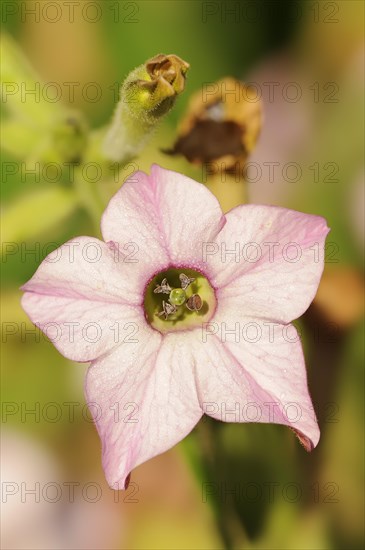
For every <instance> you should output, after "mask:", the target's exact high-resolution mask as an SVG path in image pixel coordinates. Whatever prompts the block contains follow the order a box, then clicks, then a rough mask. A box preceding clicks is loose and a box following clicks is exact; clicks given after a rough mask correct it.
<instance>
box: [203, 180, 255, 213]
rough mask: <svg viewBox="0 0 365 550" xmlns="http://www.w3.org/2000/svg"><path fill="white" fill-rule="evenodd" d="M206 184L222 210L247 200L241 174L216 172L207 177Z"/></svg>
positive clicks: (224, 210)
mask: <svg viewBox="0 0 365 550" xmlns="http://www.w3.org/2000/svg"><path fill="white" fill-rule="evenodd" d="M206 186H207V188H208V189H209V190H210V191H211V192H212V193H213V195H215V196H216V197H217V199H218V200H219V203H220V205H221V207H222V210H223V212H228V211H229V210H231V209H232V208H234V207H235V206H239V205H240V204H246V203H247V202H248V200H247V183H246V181H245V180H244V179H243V177H242V176H241V175H240V176H236V175H233V174H231V173H226V172H217V173H215V174H212V175H210V176H209V177H208V179H207V182H206Z"/></svg>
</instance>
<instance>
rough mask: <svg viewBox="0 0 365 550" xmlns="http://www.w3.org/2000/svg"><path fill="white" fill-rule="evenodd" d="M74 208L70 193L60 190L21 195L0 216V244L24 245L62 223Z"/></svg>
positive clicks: (70, 191)
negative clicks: (1, 220)
mask: <svg viewBox="0 0 365 550" xmlns="http://www.w3.org/2000/svg"><path fill="white" fill-rule="evenodd" d="M77 205H78V201H77V197H76V194H75V193H74V191H72V190H70V189H63V188H60V187H54V188H47V189H42V190H40V191H37V192H32V193H27V194H24V195H23V196H22V197H21V198H20V199H18V200H17V201H16V202H14V203H12V204H11V205H9V206H8V207H7V208H6V209H5V211H4V213H3V222H2V241H3V242H21V241H28V240H31V239H33V238H34V237H36V236H38V235H40V234H42V233H44V232H46V231H48V230H49V229H50V228H51V227H52V226H54V225H55V224H57V223H60V222H61V221H63V220H64V219H65V218H66V217H67V216H68V215H69V214H71V212H73V211H74V210H75V208H76V207H77Z"/></svg>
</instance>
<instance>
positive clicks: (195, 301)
mask: <svg viewBox="0 0 365 550" xmlns="http://www.w3.org/2000/svg"><path fill="white" fill-rule="evenodd" d="M186 307H187V308H188V310H189V311H200V310H201V308H202V307H203V300H202V299H201V298H200V296H199V294H193V295H192V296H190V298H189V299H188V300H187V302H186Z"/></svg>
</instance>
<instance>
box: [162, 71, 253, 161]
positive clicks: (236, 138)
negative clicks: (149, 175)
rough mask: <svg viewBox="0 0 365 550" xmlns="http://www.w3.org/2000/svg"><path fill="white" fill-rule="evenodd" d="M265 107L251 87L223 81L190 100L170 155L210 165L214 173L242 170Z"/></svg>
mask: <svg viewBox="0 0 365 550" xmlns="http://www.w3.org/2000/svg"><path fill="white" fill-rule="evenodd" d="M261 120H262V104H261V101H259V100H256V98H255V96H254V94H252V91H251V89H250V87H249V86H245V85H244V84H243V83H242V82H240V81H238V80H235V79H233V78H224V79H222V80H220V81H219V82H217V83H215V84H213V85H211V89H210V90H209V93H208V90H204V89H202V90H200V91H199V92H197V93H196V94H195V95H194V96H193V97H192V99H191V100H190V103H189V107H188V112H187V115H186V116H185V118H184V119H183V120H182V122H181V125H180V128H179V132H178V134H179V137H178V140H177V141H176V143H175V145H174V146H173V149H172V150H171V151H167V152H168V153H170V154H182V155H184V156H185V158H186V159H187V160H188V161H189V162H192V163H194V164H206V163H211V165H210V169H211V170H212V171H213V172H214V171H222V167H223V171H226V172H232V171H233V172H235V171H236V170H241V169H243V166H244V164H245V162H246V161H247V158H248V156H249V154H250V153H251V152H252V150H253V149H254V147H255V145H256V141H257V138H258V136H259V133H260V129H261Z"/></svg>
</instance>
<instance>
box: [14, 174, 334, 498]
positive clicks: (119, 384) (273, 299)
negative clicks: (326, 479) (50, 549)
mask: <svg viewBox="0 0 365 550" xmlns="http://www.w3.org/2000/svg"><path fill="white" fill-rule="evenodd" d="M101 229H102V235H103V238H104V241H105V242H104V241H100V240H98V239H94V238H91V237H79V238H77V239H74V240H71V241H69V242H68V243H66V244H64V245H63V246H61V247H60V248H59V249H58V250H57V251H56V252H53V253H52V254H51V255H49V256H48V257H47V258H46V259H45V260H44V261H43V262H42V264H41V266H40V267H39V269H38V270H37V272H36V273H35V275H34V276H33V277H32V279H31V280H30V281H28V282H27V283H26V284H25V285H24V287H23V290H24V291H25V294H24V296H23V307H24V309H25V311H26V312H27V313H28V315H29V317H30V318H31V320H32V321H33V322H34V323H35V324H36V325H38V326H39V327H41V328H42V329H43V330H44V332H45V333H46V334H47V335H48V336H49V337H51V339H52V340H53V342H54V345H55V346H56V347H57V349H58V350H59V351H60V352H61V353H62V354H63V355H64V356H65V357H67V358H69V359H72V360H74V361H82V362H84V361H91V366H90V368H89V370H88V373H87V377H86V383H85V391H86V397H87V400H88V402H89V406H90V409H91V411H92V413H93V415H94V419H95V422H96V425H97V429H98V432H99V435H100V438H101V441H102V452H103V465H104V469H105V473H106V477H107V480H108V482H109V484H110V485H111V486H112V487H119V488H123V487H124V486H125V482H126V478H127V476H128V474H129V473H130V471H131V470H132V469H133V468H135V467H136V466H137V465H139V464H141V463H142V462H144V461H146V460H148V459H150V458H152V457H154V456H156V455H158V454H160V453H162V452H164V451H166V450H167V449H169V448H170V447H172V446H173V445H175V444H176V443H178V442H179V441H180V440H181V439H183V438H184V437H185V436H186V435H187V434H188V433H189V432H190V431H191V430H192V429H193V428H194V426H195V425H196V424H197V422H198V421H199V419H200V418H201V416H202V414H203V413H204V412H205V413H207V414H209V415H210V416H212V417H214V418H216V419H218V420H223V421H234V422H244V421H254V422H274V423H278V424H285V425H287V426H289V427H291V428H293V429H294V430H295V432H296V433H297V435H298V436H299V438H300V440H301V441H302V443H303V444H304V446H305V447H306V449H307V450H311V449H312V448H313V447H314V446H315V445H316V444H317V443H318V440H319V429H318V425H317V422H316V418H315V414H314V411H313V407H312V404H311V400H310V397H309V393H308V389H307V381H306V371H305V364H304V359H303V351H302V346H301V343H300V338H299V337H298V335H297V333H296V332H295V329H294V327H292V325H290V324H289V323H290V322H291V321H292V320H293V319H296V318H297V317H299V316H300V315H302V313H303V312H304V311H305V310H306V309H307V308H308V306H309V304H310V303H311V301H312V300H313V298H314V295H315V293H316V290H317V287H318V283H319V280H320V277H321V273H322V270H323V263H324V258H323V255H324V252H323V250H324V240H325V237H326V235H327V233H328V228H327V226H326V222H325V220H324V219H323V218H321V217H318V216H312V215H308V214H303V213H300V212H295V211H292V210H287V209H284V208H277V207H270V206H256V205H243V206H238V207H237V208H234V209H233V210H231V211H230V212H229V213H228V214H226V215H224V214H223V213H222V211H221V209H220V206H219V203H218V201H217V200H216V198H215V197H214V196H213V195H212V194H211V193H210V192H209V191H208V190H207V189H206V187H204V186H203V185H201V184H199V183H197V182H195V181H193V180H191V179H189V178H187V177H185V176H183V175H180V174H177V173H175V172H171V171H168V170H164V169H162V168H160V167H158V166H153V167H152V170H151V175H150V176H148V175H146V174H145V173H143V172H137V173H135V174H134V175H133V176H132V177H131V178H130V179H129V180H127V181H126V182H125V183H124V185H123V187H122V188H121V189H120V191H118V193H117V194H116V195H115V196H114V197H113V198H112V199H111V201H110V203H109V205H108V207H107V209H106V211H105V212H104V215H103V217H102V222H101ZM194 274H195V277H196V281H195V282H190V285H189V284H188V282H186V285H188V286H187V289H186V298H187V297H188V295H189V293H190V294H192V293H194V294H195V295H196V291H197V289H198V291H199V296H200V298H201V301H202V303H203V307H202V309H200V310H199V311H196V310H194V307H192V311H190V310H189V309H188V308H187V306H186V302H185V303H184V304H182V305H178V306H176V308H175V306H174V307H173V305H174V303H175V302H174V300H172V298H171V295H170V297H168V296H167V295H168V293H169V292H170V290H171V288H172V287H174V288H177V287H178V286H182V287H183V288H184V286H185V283H184V281H185V280H186V279H184V275H185V276H186V277H189V278H191V279H193V278H194ZM178 275H179V276H180V275H182V278H181V279H180V280H181V281H182V284H181V285H178V284H177V283H176V280H178V279H177V276H178ZM165 278H166V281H165V282H163V279H165ZM183 283H184V284H183ZM151 285H152V286H151ZM157 285H159V289H157V290H160V291H161V290H162V291H163V292H165V294H164V293H163V292H162V293H161V292H157V293H155V292H154V291H153V289H154V288H155V287H156V286H157ZM194 285H195V286H194ZM169 287H170V290H169V289H168V288H169ZM183 293H184V290H182V289H180V290H179V291H178V294H179V296H180V294H183ZM146 296H149V298H148V299H150V300H152V302H146V300H147V298H146ZM163 299H164V300H165V309H166V307H168V308H169V309H168V311H167V312H166V311H165V314H162V315H160V316H159V315H158V312H159V311H163V310H162V300H163ZM195 303H196V304H198V306H199V307H200V305H199V300H198V301H197V302H195ZM156 304H157V305H156ZM166 304H167V305H166ZM156 308H157V309H156ZM174 309H176V312H174V311H172V312H171V310H174ZM165 316H166V317H167V318H166V319H165V318H164V317H165ZM176 319H177V320H176ZM230 411H231V412H230Z"/></svg>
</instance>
